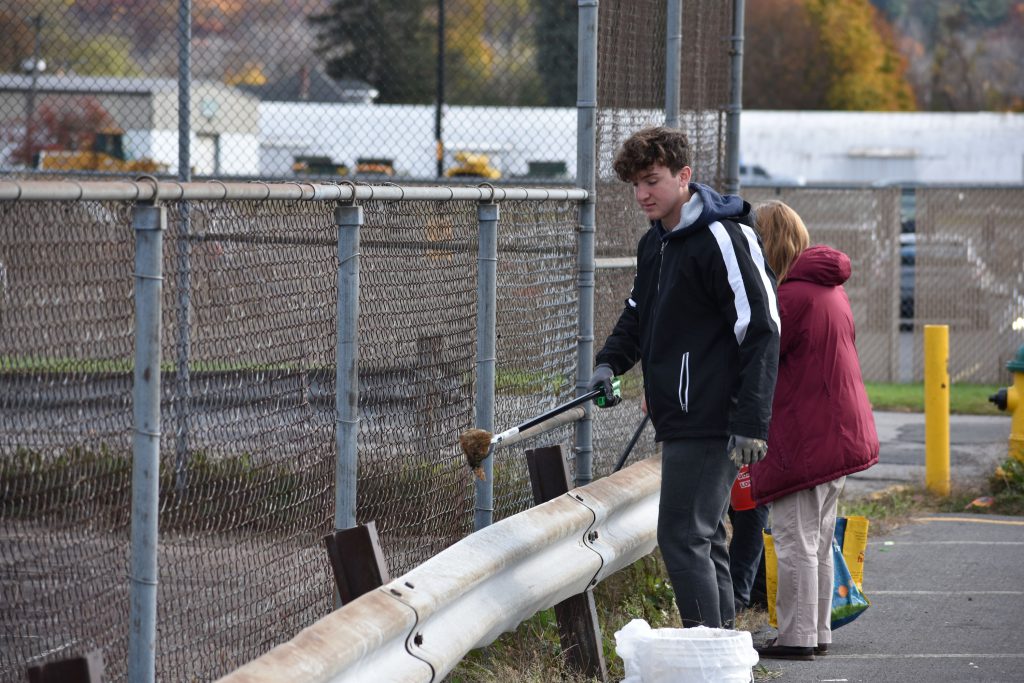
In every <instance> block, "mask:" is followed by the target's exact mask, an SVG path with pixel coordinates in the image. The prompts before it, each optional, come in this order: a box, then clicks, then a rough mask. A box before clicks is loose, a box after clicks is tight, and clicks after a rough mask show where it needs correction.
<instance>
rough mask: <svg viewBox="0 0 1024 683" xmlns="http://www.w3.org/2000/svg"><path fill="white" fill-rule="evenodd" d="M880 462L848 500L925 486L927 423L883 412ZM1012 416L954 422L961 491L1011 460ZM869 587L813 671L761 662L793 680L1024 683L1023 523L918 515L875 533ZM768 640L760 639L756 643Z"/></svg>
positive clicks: (855, 483) (856, 480) (851, 484)
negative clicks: (865, 603) (859, 609)
mask: <svg viewBox="0 0 1024 683" xmlns="http://www.w3.org/2000/svg"><path fill="white" fill-rule="evenodd" d="M875 417H876V424H877V426H878V431H879V437H880V440H881V441H882V450H881V455H880V456H879V464H878V465H876V466H875V467H873V468H871V469H870V470H868V471H866V472H864V473H862V474H858V475H855V476H852V477H849V478H848V479H847V491H846V493H845V494H844V495H857V494H867V493H871V492H873V491H877V490H881V489H884V488H886V487H888V486H892V485H895V484H915V483H916V484H923V483H924V471H925V462H924V416H923V415H920V414H905V413H876V416H875ZM1009 430H1010V420H1009V418H1008V417H1003V416H993V417H979V416H952V418H951V423H950V461H951V480H952V483H953V485H954V486H955V485H957V483H958V482H959V483H967V482H968V481H969V480H971V479H974V478H977V477H987V476H988V475H989V474H991V473H992V471H993V470H994V469H995V467H996V465H998V464H999V463H1000V462H1002V461H1003V460H1004V459H1005V458H1006V454H1007V438H1008V437H1009ZM863 589H864V592H865V594H866V595H867V596H868V599H869V600H870V601H871V607H869V608H868V609H867V610H866V611H865V612H864V613H863V614H862V615H861V616H860V617H859V618H857V619H856V620H855V621H853V622H851V623H849V624H847V625H846V626H843V627H841V628H839V629H837V630H836V631H835V632H834V633H833V642H832V646H831V647H830V649H829V654H828V655H826V656H824V657H820V656H819V657H817V658H816V659H815V660H814V661H812V662H798V661H786V660H771V659H765V660H762V662H761V664H763V665H764V666H765V667H766V668H768V669H769V670H771V671H775V672H780V673H781V675H779V676H778V678H774V679H772V680H778V681H781V682H782V683H790V682H801V683H802V682H804V681H807V682H810V681H813V682H815V683H819V682H820V683H826V682H833V683H838V682H843V683H854V682H857V681H863V682H871V683H874V682H877V681H915V682H916V681H936V682H942V683H946V682H948V683H965V682H970V683H1004V682H1007V683H1008V682H1013V681H1016V682H1020V681H1024V518H1019V517H1000V516H995V515H979V514H971V513H962V514H922V515H919V516H917V517H915V518H913V519H912V520H911V521H910V522H909V523H907V524H905V525H902V526H900V527H898V528H896V529H895V530H894V531H892V532H890V533H888V534H886V535H879V534H872V533H870V532H869V536H868V547H867V551H866V553H865V560H864V582H863ZM768 635H770V634H767V633H762V634H755V636H754V637H755V642H758V641H760V640H763V639H764V638H765V637H767V636H768Z"/></svg>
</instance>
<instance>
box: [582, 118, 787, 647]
mask: <svg viewBox="0 0 1024 683" xmlns="http://www.w3.org/2000/svg"><path fill="white" fill-rule="evenodd" d="M614 169H615V173H616V175H618V177H619V179H620V180H623V181H625V182H628V183H632V185H633V188H634V190H635V194H636V201H637V203H638V204H639V205H640V209H641V210H642V211H643V212H644V214H646V216H647V218H648V219H649V220H650V221H651V227H650V229H649V230H648V231H647V232H646V233H645V234H644V236H643V237H642V238H640V242H639V244H638V245H637V263H636V275H635V277H634V280H633V289H632V291H631V292H630V295H629V298H628V299H626V305H625V307H624V308H623V311H622V314H621V315H620V316H619V320H618V322H617V323H616V325H615V329H614V330H613V331H612V333H611V334H610V335H609V336H608V339H607V340H606V341H605V343H604V347H603V348H602V349H601V350H600V351H599V352H598V353H597V356H596V359H595V364H596V367H595V368H594V374H593V377H592V379H591V383H590V387H591V388H592V389H593V388H601V389H603V390H604V394H605V399H606V400H605V406H610V405H614V404H615V403H618V399H617V398H616V397H615V396H614V395H613V393H612V390H611V380H612V377H613V376H615V375H621V374H622V373H624V372H626V371H627V370H629V369H630V368H631V367H633V365H635V364H636V362H637V361H640V363H641V365H642V368H643V376H644V395H645V399H646V402H647V409H648V411H649V413H650V416H651V421H652V423H653V424H654V428H655V434H656V440H657V441H659V442H661V444H662V463H661V467H662V479H661V504H660V507H659V512H658V545H659V546H660V547H661V553H662V556H663V557H664V559H665V566H666V568H667V569H668V573H669V578H670V579H671V581H672V588H673V590H674V592H675V597H676V604H677V606H678V607H679V614H680V616H681V617H682V621H683V626H685V627H689V626H698V625H704V626H710V627H718V628H731V627H732V626H733V621H734V619H735V607H734V604H733V590H732V581H731V579H730V577H729V553H728V548H727V546H726V528H725V517H726V510H727V509H728V506H729V493H730V490H731V488H732V483H733V481H734V480H735V479H736V473H737V468H738V467H739V466H740V465H743V464H750V463H753V462H757V461H758V460H760V459H761V458H763V457H764V454H765V451H766V449H767V446H766V443H765V442H766V439H767V437H768V421H769V418H770V416H771V405H772V394H773V391H774V389H775V375H776V371H777V368H778V356H779V313H778V305H777V302H776V299H775V275H774V273H772V271H771V269H770V268H769V267H768V266H767V265H766V263H765V259H764V256H763V254H762V249H761V241H760V239H759V238H758V236H757V233H756V232H755V231H754V230H753V229H752V228H751V227H750V226H752V225H753V222H752V218H751V215H750V204H748V203H747V202H745V201H743V199H741V198H740V197H737V196H735V195H727V196H724V197H723V196H722V195H719V194H718V193H717V192H715V191H714V190H712V189H711V188H710V187H707V186H705V185H701V184H699V183H693V182H690V181H691V177H692V175H693V170H692V169H691V168H690V155H689V145H688V142H687V138H686V134H685V133H684V132H682V131H680V130H676V129H672V128H664V127H655V128H646V129H644V130H641V131H638V132H636V133H634V134H633V135H632V136H630V138H629V139H627V140H626V141H625V143H623V145H622V147H621V149H620V150H619V151H618V153H617V155H616V157H615V162H614Z"/></svg>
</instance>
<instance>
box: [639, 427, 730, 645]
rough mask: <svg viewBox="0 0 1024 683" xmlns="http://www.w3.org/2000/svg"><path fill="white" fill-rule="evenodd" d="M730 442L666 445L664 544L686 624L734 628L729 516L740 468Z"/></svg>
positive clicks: (662, 510) (660, 515)
mask: <svg viewBox="0 0 1024 683" xmlns="http://www.w3.org/2000/svg"><path fill="white" fill-rule="evenodd" d="M726 443H727V441H726V439H724V438H723V439H678V440H674V441H665V442H664V443H663V444H662V451H661V503H660V506H659V510H658V545H659V546H660V547H661V554H662V557H664V558H665V567H666V568H667V569H668V575H669V578H670V579H671V581H672V590H673V591H675V594H676V605H677V606H678V607H679V614H680V616H681V617H682V619H683V626H684V627H689V626H701V625H703V626H710V627H713V628H731V627H732V626H733V621H734V620H735V618H736V607H735V605H734V604H733V594H732V579H731V578H730V576H729V548H728V544H727V543H726V528H725V519H726V511H727V510H728V508H729V493H730V491H731V489H732V483H733V481H734V480H735V479H736V473H737V468H736V465H735V464H733V462H732V460H730V459H729V455H728V454H727V453H726V450H725V448H726Z"/></svg>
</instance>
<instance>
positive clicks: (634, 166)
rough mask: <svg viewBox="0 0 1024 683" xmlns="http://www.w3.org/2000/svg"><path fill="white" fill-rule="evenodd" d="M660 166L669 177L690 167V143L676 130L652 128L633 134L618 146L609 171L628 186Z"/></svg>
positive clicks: (659, 127) (684, 134)
mask: <svg viewBox="0 0 1024 683" xmlns="http://www.w3.org/2000/svg"><path fill="white" fill-rule="evenodd" d="M654 164H661V165H662V166H665V167H666V168H668V170H670V171H671V172H672V173H673V174H675V173H678V172H679V171H681V170H682V168H683V167H684V166H689V165H690V142H689V140H687V138H686V133H684V132H683V131H681V130H679V129H677V128H668V127H666V126H652V127H650V128H644V129H642V130H638V131H637V132H635V133H633V134H632V135H630V136H629V138H627V139H626V141H625V142H623V143H622V147H620V148H619V151H618V153H617V154H616V155H615V162H614V163H613V164H612V168H613V169H615V175H617V176H618V177H619V180H622V181H624V182H627V183H628V182H632V181H633V179H634V178H635V177H636V176H637V174H639V173H640V172H642V171H646V170H647V169H648V168H650V167H651V166H653V165H654Z"/></svg>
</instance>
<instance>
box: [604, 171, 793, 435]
mask: <svg viewBox="0 0 1024 683" xmlns="http://www.w3.org/2000/svg"><path fill="white" fill-rule="evenodd" d="M690 191H691V193H692V196H691V198H690V201H689V202H687V204H686V205H685V206H684V207H683V217H682V221H681V224H680V225H679V226H677V227H676V229H675V230H672V231H666V229H665V228H664V226H662V224H661V222H660V221H653V222H652V223H651V228H650V230H648V231H647V232H646V233H645V234H644V236H643V237H642V238H641V239H640V242H639V244H638V245H637V268H636V276H635V278H634V280H633V290H632V292H631V294H630V297H629V299H627V300H626V306H625V308H624V309H623V311H622V315H621V316H619V320H618V322H617V323H616V325H615V329H614V330H613V331H612V333H611V335H609V337H608V339H607V341H605V344H604V347H603V348H602V349H601V350H600V351H599V352H598V354H597V357H596V363H597V364H599V365H600V364H607V365H610V366H611V368H612V370H613V371H614V372H615V374H617V375H618V374H622V373H624V372H626V371H627V370H629V369H630V368H631V367H633V365H635V364H636V362H637V361H638V360H639V361H641V363H642V366H643V375H644V391H645V393H646V396H647V408H648V411H649V412H650V415H651V420H652V422H653V423H654V427H655V430H656V433H657V440H658V441H664V440H666V439H685V438H708V437H726V436H728V435H730V434H739V435H743V436H748V437H755V438H759V439H766V438H767V436H768V422H769V419H770V418H771V406H772V394H773V392H774V389H775V376H776V373H777V370H778V362H779V330H780V324H779V308H778V302H777V300H776V298H775V286H776V282H775V274H774V273H773V272H772V271H771V268H769V267H768V265H767V263H766V262H765V259H764V255H763V253H762V248H761V240H760V238H759V237H758V236H757V233H756V232H755V231H754V230H753V228H751V227H750V226H751V225H753V217H752V216H751V215H750V204H748V203H747V202H745V201H743V199H741V198H740V197H738V196H735V195H726V196H724V197H723V196H721V195H719V194H718V193H717V192H715V191H714V190H712V189H711V188H709V187H707V186H704V185H700V184H698V183H691V184H690Z"/></svg>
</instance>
